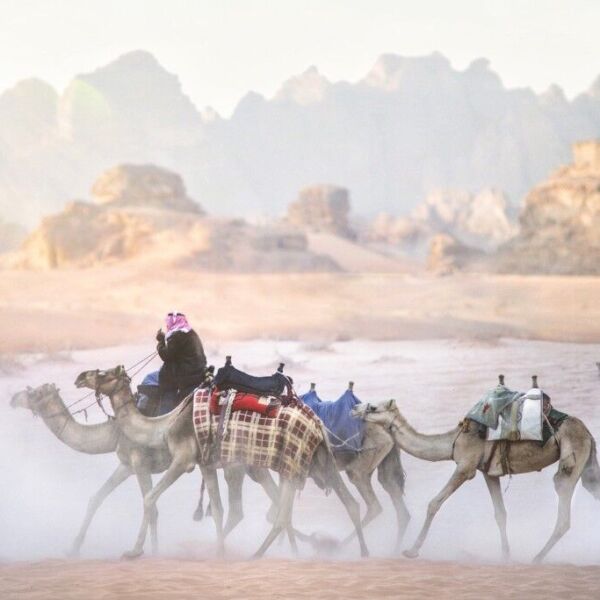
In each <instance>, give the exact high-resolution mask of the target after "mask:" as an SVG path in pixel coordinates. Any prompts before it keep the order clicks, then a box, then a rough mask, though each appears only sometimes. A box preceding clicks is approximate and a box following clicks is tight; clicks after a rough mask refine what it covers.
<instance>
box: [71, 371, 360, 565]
mask: <svg viewBox="0 0 600 600" xmlns="http://www.w3.org/2000/svg"><path fill="white" fill-rule="evenodd" d="M129 384H130V379H129V377H128V375H127V372H126V371H125V368H124V367H123V366H119V367H115V368H113V369H109V370H105V371H99V370H94V371H84V372H83V373H80V374H79V376H78V377H77V379H76V381H75V385H76V386H77V387H89V388H92V389H95V390H96V391H97V392H99V393H102V394H104V395H105V396H108V398H109V399H110V402H111V405H112V408H113V411H114V413H115V418H116V420H117V423H118V425H119V427H120V428H121V431H122V432H123V434H124V435H125V436H127V437H128V438H129V439H130V440H131V441H133V442H134V443H136V444H142V445H143V446H150V447H158V446H161V445H162V444H163V443H164V442H165V441H166V443H167V446H168V448H169V451H170V453H171V456H172V457H173V460H172V462H171V465H170V466H169V468H168V469H167V471H166V473H165V474H164V475H163V477H162V478H161V479H160V481H159V482H158V483H157V484H156V485H155V486H154V488H152V490H151V491H150V492H149V493H148V494H146V496H145V497H144V518H143V520H142V524H141V527H140V530H139V534H138V538H137V540H136V544H135V546H134V548H133V549H132V550H131V551H130V552H128V553H126V554H127V556H128V557H130V558H134V557H137V556H140V555H141V554H142V553H143V547H144V542H145V538H146V533H147V528H148V524H149V518H150V515H151V514H152V511H153V510H154V508H155V506H156V502H157V500H158V498H159V497H160V496H161V494H162V493H163V492H164V491H165V490H166V489H168V488H169V487H170V486H171V485H172V484H173V483H174V482H175V481H176V480H177V479H178V478H179V477H180V476H181V475H182V474H183V473H185V472H190V471H192V470H193V469H194V468H195V466H196V464H199V448H198V443H197V440H196V435H195V431H194V425H193V422H192V412H193V403H192V402H188V403H185V404H183V405H182V406H181V408H180V410H178V411H177V410H176V411H173V412H172V413H169V415H166V416H165V417H162V418H161V417H159V418H148V417H144V416H143V415H142V414H141V413H140V412H139V410H138V409H137V407H136V405H135V402H134V398H133V394H132V392H131V387H130V385H129ZM200 470H201V472H202V476H203V478H204V481H205V484H206V489H207V491H208V495H209V499H210V504H211V512H212V517H213V520H214V522H215V526H216V531H217V552H218V554H219V556H222V555H224V552H225V545H224V535H223V526H222V521H223V506H222V503H221V497H220V494H219V483H218V479H217V474H216V468H215V465H211V466H207V465H202V464H200ZM310 475H311V477H313V478H314V480H315V481H316V482H317V484H318V485H320V487H326V486H331V488H332V489H333V490H334V491H335V492H336V494H337V495H338V497H339V498H340V500H341V501H342V503H343V504H344V506H345V508H346V511H347V512H348V515H349V516H350V519H351V520H352V522H353V524H354V527H355V529H356V532H357V537H358V541H359V545H360V551H361V556H368V550H367V546H366V543H365V540H364V536H363V532H362V527H361V523H360V514H359V506H358V502H357V501H356V500H355V499H354V498H353V497H352V495H351V494H350V492H349V491H348V488H347V487H346V485H345V484H344V482H343V480H342V478H341V477H340V475H339V473H338V471H337V468H336V466H335V462H334V459H333V456H332V454H331V449H330V448H329V445H328V442H327V439H326V434H325V432H323V441H322V442H321V444H319V446H317V448H316V450H315V452H314V454H313V460H312V463H311V472H310ZM295 491H296V488H295V485H294V484H293V482H291V481H289V480H287V479H286V478H284V477H280V489H279V504H278V510H277V516H276V518H275V522H274V523H273V525H272V528H271V531H270V532H269V534H268V535H267V537H266V539H265V540H264V542H263V543H262V545H261V546H260V548H259V549H258V550H257V551H256V553H255V554H254V556H255V557H256V558H258V557H260V556H262V555H263V554H264V553H265V552H266V550H267V549H268V548H269V546H270V545H271V544H272V542H273V541H274V540H275V539H276V538H277V536H278V535H279V534H280V533H281V532H282V531H287V533H288V535H289V537H290V541H291V542H292V546H293V547H294V549H295V543H294V530H293V528H292V525H291V516H292V510H293V503H294V495H295Z"/></svg>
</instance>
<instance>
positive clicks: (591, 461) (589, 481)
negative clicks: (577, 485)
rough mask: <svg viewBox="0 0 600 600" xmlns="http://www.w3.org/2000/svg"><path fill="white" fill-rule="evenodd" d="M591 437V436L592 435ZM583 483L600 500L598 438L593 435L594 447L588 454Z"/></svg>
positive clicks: (582, 476) (582, 475) (582, 478)
mask: <svg viewBox="0 0 600 600" xmlns="http://www.w3.org/2000/svg"><path fill="white" fill-rule="evenodd" d="M590 437H591V436H590ZM581 483H583V487H584V488H585V489H586V490H587V491H588V492H589V493H590V494H592V496H594V498H596V500H600V465H598V455H597V451H596V440H594V438H593V437H592V447H591V449H590V455H589V456H588V459H587V462H586V463H585V467H584V468H583V473H582V474H581Z"/></svg>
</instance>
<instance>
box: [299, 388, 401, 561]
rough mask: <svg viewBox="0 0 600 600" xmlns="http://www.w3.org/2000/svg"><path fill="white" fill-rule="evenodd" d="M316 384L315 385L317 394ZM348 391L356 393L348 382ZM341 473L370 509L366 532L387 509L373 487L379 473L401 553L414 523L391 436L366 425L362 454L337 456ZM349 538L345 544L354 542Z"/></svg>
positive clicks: (397, 548)
mask: <svg viewBox="0 0 600 600" xmlns="http://www.w3.org/2000/svg"><path fill="white" fill-rule="evenodd" d="M315 388H316V384H314V383H311V384H310V389H311V391H314V390H315ZM348 389H349V390H350V391H353V389H354V382H353V381H350V382H348ZM334 457H335V462H336V465H337V468H338V470H339V471H345V472H346V475H348V479H349V480H350V481H351V482H352V483H353V484H354V486H355V487H356V488H357V490H358V492H359V494H360V495H361V497H362V498H363V500H364V501H365V504H366V505H367V512H366V513H365V516H364V517H363V520H362V527H363V529H364V528H366V527H367V525H369V523H371V522H372V521H373V520H374V519H375V518H376V517H378V516H379V515H380V514H381V513H382V512H383V508H382V506H381V503H380V502H379V499H378V498H377V496H376V494H375V490H374V489H373V486H372V484H371V477H372V475H373V471H374V470H375V469H377V478H378V480H379V483H380V484H381V486H382V487H383V489H384V490H385V491H386V492H387V493H388V494H389V496H390V498H391V500H392V504H393V505H394V509H395V511H396V520H397V524H398V525H397V533H396V543H395V552H398V551H399V549H400V546H401V543H402V539H403V537H404V533H405V532H406V528H407V527H408V522H409V521H410V513H409V512H408V509H407V508H406V504H405V503H404V480H405V475H404V470H403V469H402V463H401V460H400V452H399V451H398V449H397V448H396V447H395V444H394V438H393V437H392V436H391V434H390V433H389V432H388V431H386V430H384V429H382V428H381V427H379V426H378V425H376V424H374V423H369V422H366V423H365V430H364V437H363V443H362V449H361V451H360V452H359V453H354V452H340V453H336V452H334ZM354 535H355V533H354V532H353V533H352V534H351V535H349V536H348V537H347V538H346V539H345V540H344V543H347V542H349V541H350V540H351V539H353V538H354Z"/></svg>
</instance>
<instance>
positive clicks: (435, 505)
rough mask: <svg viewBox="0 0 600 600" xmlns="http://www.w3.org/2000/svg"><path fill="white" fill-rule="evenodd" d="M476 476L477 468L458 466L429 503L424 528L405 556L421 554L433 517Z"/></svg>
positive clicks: (412, 556)
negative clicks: (466, 482) (462, 486)
mask: <svg viewBox="0 0 600 600" xmlns="http://www.w3.org/2000/svg"><path fill="white" fill-rule="evenodd" d="M473 477H475V470H472V471H471V470H465V469H464V468H461V467H456V470H455V471H454V473H453V474H452V477H450V480H449V481H448V483H447V484H446V485H445V486H444V487H443V488H442V491H441V492H440V493H439V494H438V495H437V496H436V497H435V498H434V499H433V500H432V501H431V502H430V503H429V506H428V507H427V517H426V518H425V523H423V528H422V529H421V531H420V533H419V536H418V537H417V539H416V541H415V543H414V545H413V547H412V548H411V549H410V550H405V551H404V552H403V554H404V556H406V557H407V558H416V557H417V556H419V550H420V549H421V546H422V545H423V542H424V541H425V538H426V537H427V533H428V532H429V528H430V527H431V522H432V521H433V517H435V515H436V513H437V511H438V510H440V508H441V506H442V504H444V502H445V501H446V500H447V499H448V498H449V497H450V496H451V495H452V494H453V493H454V492H455V491H456V490H457V489H458V488H459V487H460V486H461V485H462V484H463V483H464V482H465V481H468V480H469V479H472V478H473Z"/></svg>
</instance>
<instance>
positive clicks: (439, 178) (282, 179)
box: [0, 51, 600, 224]
mask: <svg viewBox="0 0 600 600" xmlns="http://www.w3.org/2000/svg"><path fill="white" fill-rule="evenodd" d="M598 136H600V78H599V79H598V80H597V81H596V82H595V83H594V84H593V85H592V86H591V87H590V89H589V90H588V91H587V92H585V93H583V94H581V95H580V96H578V97H577V98H575V99H574V100H572V101H569V100H568V99H567V98H566V97H565V96H564V94H563V92H562V91H561V90H560V88H558V87H556V86H552V87H551V88H550V89H549V90H548V91H547V92H545V93H544V94H540V95H537V94H535V93H534V92H532V91H531V90H529V89H507V88H505V87H504V85H503V84H502V82H501V80H500V78H499V77H498V76H497V75H496V74H495V73H494V72H493V71H491V70H490V68H489V65H488V63H487V61H485V60H483V59H479V60H476V61H474V62H473V63H472V64H471V65H470V66H469V67H467V68H466V69H465V70H462V71H459V70H456V69H454V68H453V67H452V66H451V64H450V63H449V61H448V60H447V59H446V58H445V57H444V56H442V55H441V54H437V53H436V54H432V55H430V56H425V57H417V58H409V57H401V56H396V55H391V54H386V55H382V56H381V57H380V58H379V59H378V60H377V61H376V63H375V64H374V66H373V68H372V69H371V70H370V71H369V72H368V73H367V74H366V75H365V77H364V78H363V79H361V80H360V81H358V82H356V83H349V82H345V81H339V82H332V81H329V80H328V79H327V78H326V77H324V76H323V75H321V74H320V73H319V72H318V70H317V69H316V68H315V67H311V68H309V69H308V70H307V71H305V72H304V73H302V74H300V75H298V76H296V77H293V78H291V79H290V80H288V81H287V82H285V83H284V84H283V85H282V86H281V88H280V90H279V91H278V92H277V93H276V94H275V95H274V96H273V98H271V99H265V98H264V97H262V96H260V95H259V94H256V93H254V92H249V93H248V94H247V95H246V96H244V97H243V98H242V99H241V100H240V102H239V104H238V106H237V107H236V109H235V111H234V114H233V115H232V116H231V118H229V119H223V118H221V117H219V116H218V115H217V114H216V113H214V111H211V110H204V111H202V112H200V111H199V110H198V109H197V108H196V107H195V106H194V105H193V104H192V102H191V101H190V100H189V98H188V97H187V96H186V95H185V94H184V92H183V90H182V88H181V84H180V82H179V80H178V79H177V77H176V76H175V75H173V74H172V73H169V72H168V71H166V70H165V69H164V68H163V67H162V66H161V65H160V64H159V63H158V61H157V60H156V59H155V58H154V57H153V56H152V55H151V54H149V53H147V52H143V51H136V52H132V53H129V54H126V55H124V56H122V57H120V58H118V59H117V60H116V61H114V62H112V63H110V64H109V65H106V66H104V67H102V68H100V69H98V70H96V71H94V72H93V73H88V74H82V75H79V76H77V77H76V78H75V79H74V80H73V81H72V82H71V83H70V84H69V86H68V87H67V89H66V90H65V92H64V93H63V94H62V95H60V96H59V95H58V94H57V93H56V92H55V91H54V90H52V88H51V87H49V86H48V85H47V84H44V83H43V82H40V81H36V80H30V81H25V82H21V83H19V84H17V86H15V87H14V88H13V89H11V90H8V91H6V92H4V94H2V95H1V96H0V217H2V216H4V217H6V218H7V219H8V220H10V221H19V222H22V223H26V224H33V223H34V222H36V221H37V220H38V219H39V217H40V216H41V215H42V214H47V213H49V212H52V211H54V210H57V209H59V208H61V207H62V206H63V205H64V202H65V199H66V198H69V197H73V194H74V195H75V196H76V197H83V196H87V195H88V191H89V187H90V185H91V182H92V181H93V180H94V178H95V176H96V175H97V173H99V172H100V171H102V170H103V169H105V168H107V167H109V166H112V165H114V164H119V163H155V164H160V165H164V166H165V167H166V168H170V169H173V170H175V171H176V172H178V173H181V174H182V176H183V178H184V179H185V181H186V182H187V184H188V189H189V192H190V195H191V197H193V198H197V199H198V200H199V202H200V203H201V204H202V206H203V207H205V208H206V210H207V211H208V212H209V213H212V214H219V213H220V214H231V215H280V214H282V213H283V212H284V211H285V208H286V206H287V205H288V204H289V202H290V201H291V200H292V199H293V198H294V197H295V196H296V194H297V192H298V190H299V189H300V188H302V187H304V186H306V185H310V184H313V183H314V182H321V181H328V182H331V183H333V184H335V185H339V186H343V187H345V188H347V189H349V190H350V193H351V195H352V202H353V207H352V208H353V211H354V212H358V213H362V214H369V215H373V214H376V213H379V212H381V211H385V212H388V213H392V214H396V215H401V214H406V213H408V212H409V211H410V210H411V209H412V208H413V207H414V206H415V205H416V204H417V203H419V202H420V201H421V200H422V199H423V198H424V197H425V196H426V194H427V193H428V192H430V191H432V190H434V189H440V188H442V189H444V188H445V189H447V188H452V189H465V190H467V191H475V190H479V189H481V188H484V187H494V188H498V189H501V190H504V191H506V193H507V194H508V195H509V197H510V199H511V201H512V202H513V203H517V202H519V201H520V200H521V198H522V196H523V195H524V194H525V193H526V192H527V191H528V190H529V189H530V188H531V187H532V186H533V185H535V184H536V183H537V182H539V181H541V180H543V179H544V178H545V177H547V176H548V174H549V173H550V172H551V171H552V170H553V169H554V168H556V167H557V166H558V165H560V164H562V163H564V162H565V161H566V160H567V159H568V157H569V146H570V144H571V142H574V141H576V140H579V139H587V138H592V137H598ZM15 207H18V210H15Z"/></svg>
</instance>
